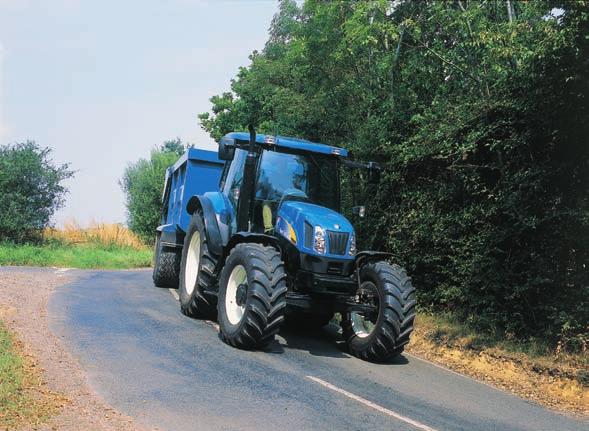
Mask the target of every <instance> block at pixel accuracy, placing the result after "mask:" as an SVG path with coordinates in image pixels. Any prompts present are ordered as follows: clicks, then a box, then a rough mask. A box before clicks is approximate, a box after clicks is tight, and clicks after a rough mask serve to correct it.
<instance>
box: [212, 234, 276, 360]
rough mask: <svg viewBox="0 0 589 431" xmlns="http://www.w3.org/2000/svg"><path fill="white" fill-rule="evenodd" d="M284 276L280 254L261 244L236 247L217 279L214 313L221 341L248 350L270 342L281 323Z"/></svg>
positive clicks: (272, 248)
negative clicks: (217, 292)
mask: <svg viewBox="0 0 589 431" xmlns="http://www.w3.org/2000/svg"><path fill="white" fill-rule="evenodd" d="M285 308H286V274H285V272H284V263H283V262H282V259H281V257H280V253H279V252H278V250H276V249H275V248H274V247H267V246H264V245H262V244H253V243H247V244H238V245H236V246H235V248H234V249H233V250H232V251H231V253H230V254H229V257H228V258H227V261H226V262H225V266H224V267H223V270H222V271H221V276H220V279H219V300H218V302H217V310H218V317H219V327H220V330H221V337H222V338H223V340H224V341H225V342H226V343H227V344H230V345H232V346H234V347H239V348H241V349H252V348H256V347H261V346H264V345H265V344H267V343H269V342H270V341H272V340H274V336H275V335H276V333H277V332H278V330H279V328H280V325H281V324H282V322H283V321H284V311H285Z"/></svg>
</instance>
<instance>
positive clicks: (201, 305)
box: [178, 211, 216, 319]
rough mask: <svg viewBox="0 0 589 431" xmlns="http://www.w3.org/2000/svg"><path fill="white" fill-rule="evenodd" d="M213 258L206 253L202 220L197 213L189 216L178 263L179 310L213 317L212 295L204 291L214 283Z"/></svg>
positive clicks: (189, 313) (209, 317) (198, 315)
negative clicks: (180, 258) (179, 262)
mask: <svg viewBox="0 0 589 431" xmlns="http://www.w3.org/2000/svg"><path fill="white" fill-rule="evenodd" d="M214 270H215V258H214V256H213V255H212V254H211V253H210V252H209V247H208V242H207V236H206V232H205V227H204V221H203V217H202V214H201V213H200V212H198V211H197V212H195V213H194V214H193V215H192V219H191V220H190V224H189V225H188V230H187V231H186V236H185V237H184V247H183V249H182V263H181V265H180V284H179V288H178V296H179V297H180V310H181V311H182V313H183V314H185V315H187V316H190V317H198V318H206V319H214V318H215V314H216V309H215V304H214V303H213V302H212V297H210V296H208V295H207V294H206V291H210V290H212V288H213V284H214V278H213V274H214Z"/></svg>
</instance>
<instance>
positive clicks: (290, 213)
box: [276, 201, 354, 260]
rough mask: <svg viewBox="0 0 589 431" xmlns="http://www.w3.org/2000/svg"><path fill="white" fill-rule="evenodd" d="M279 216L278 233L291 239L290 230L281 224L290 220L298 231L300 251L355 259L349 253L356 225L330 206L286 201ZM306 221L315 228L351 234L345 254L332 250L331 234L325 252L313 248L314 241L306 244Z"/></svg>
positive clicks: (331, 257) (280, 209)
mask: <svg viewBox="0 0 589 431" xmlns="http://www.w3.org/2000/svg"><path fill="white" fill-rule="evenodd" d="M278 218H279V220H278V222H277V226H276V230H277V233H279V234H281V235H282V236H284V237H285V238H286V239H289V235H288V230H285V229H284V228H283V227H282V226H281V223H282V221H283V220H284V221H286V222H288V223H289V224H290V225H291V226H292V228H293V229H294V231H295V233H296V236H297V243H296V244H295V245H296V247H297V249H298V250H299V251H300V252H303V253H305V254H311V255H315V256H324V257H328V258H330V259H343V260H351V259H354V256H351V255H350V254H349V252H350V241H351V237H352V235H353V234H354V227H353V226H352V224H351V223H350V222H349V221H348V219H346V218H345V217H344V216H343V215H341V214H339V213H337V212H335V211H333V210H330V209H329V208H325V207H321V206H319V205H314V204H311V203H307V202H296V201H286V202H283V204H282V205H281V206H280V208H279V209H278ZM305 223H308V224H309V225H310V226H311V227H313V228H314V227H315V226H320V227H321V228H323V229H324V230H326V231H332V232H342V233H348V235H349V236H348V241H347V244H346V247H345V250H344V254H343V255H341V254H334V253H332V252H331V249H332V247H331V244H329V236H328V237H327V238H326V243H327V244H326V250H325V254H320V253H317V252H316V251H315V250H314V249H313V246H312V243H311V246H309V244H308V243H307V244H305ZM291 242H292V241H291Z"/></svg>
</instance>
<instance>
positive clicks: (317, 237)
mask: <svg viewBox="0 0 589 431" xmlns="http://www.w3.org/2000/svg"><path fill="white" fill-rule="evenodd" d="M313 250H315V251H316V252H317V253H319V254H325V229H323V228H322V227H321V226H315V229H314V231H313Z"/></svg>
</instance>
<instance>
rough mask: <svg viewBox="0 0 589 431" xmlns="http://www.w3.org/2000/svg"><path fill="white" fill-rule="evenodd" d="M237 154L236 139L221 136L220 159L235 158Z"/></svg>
mask: <svg viewBox="0 0 589 431" xmlns="http://www.w3.org/2000/svg"><path fill="white" fill-rule="evenodd" d="M234 156H235V139H229V138H225V137H223V138H221V140H220V141H219V159H220V160H226V161H228V160H233V157H234Z"/></svg>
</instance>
